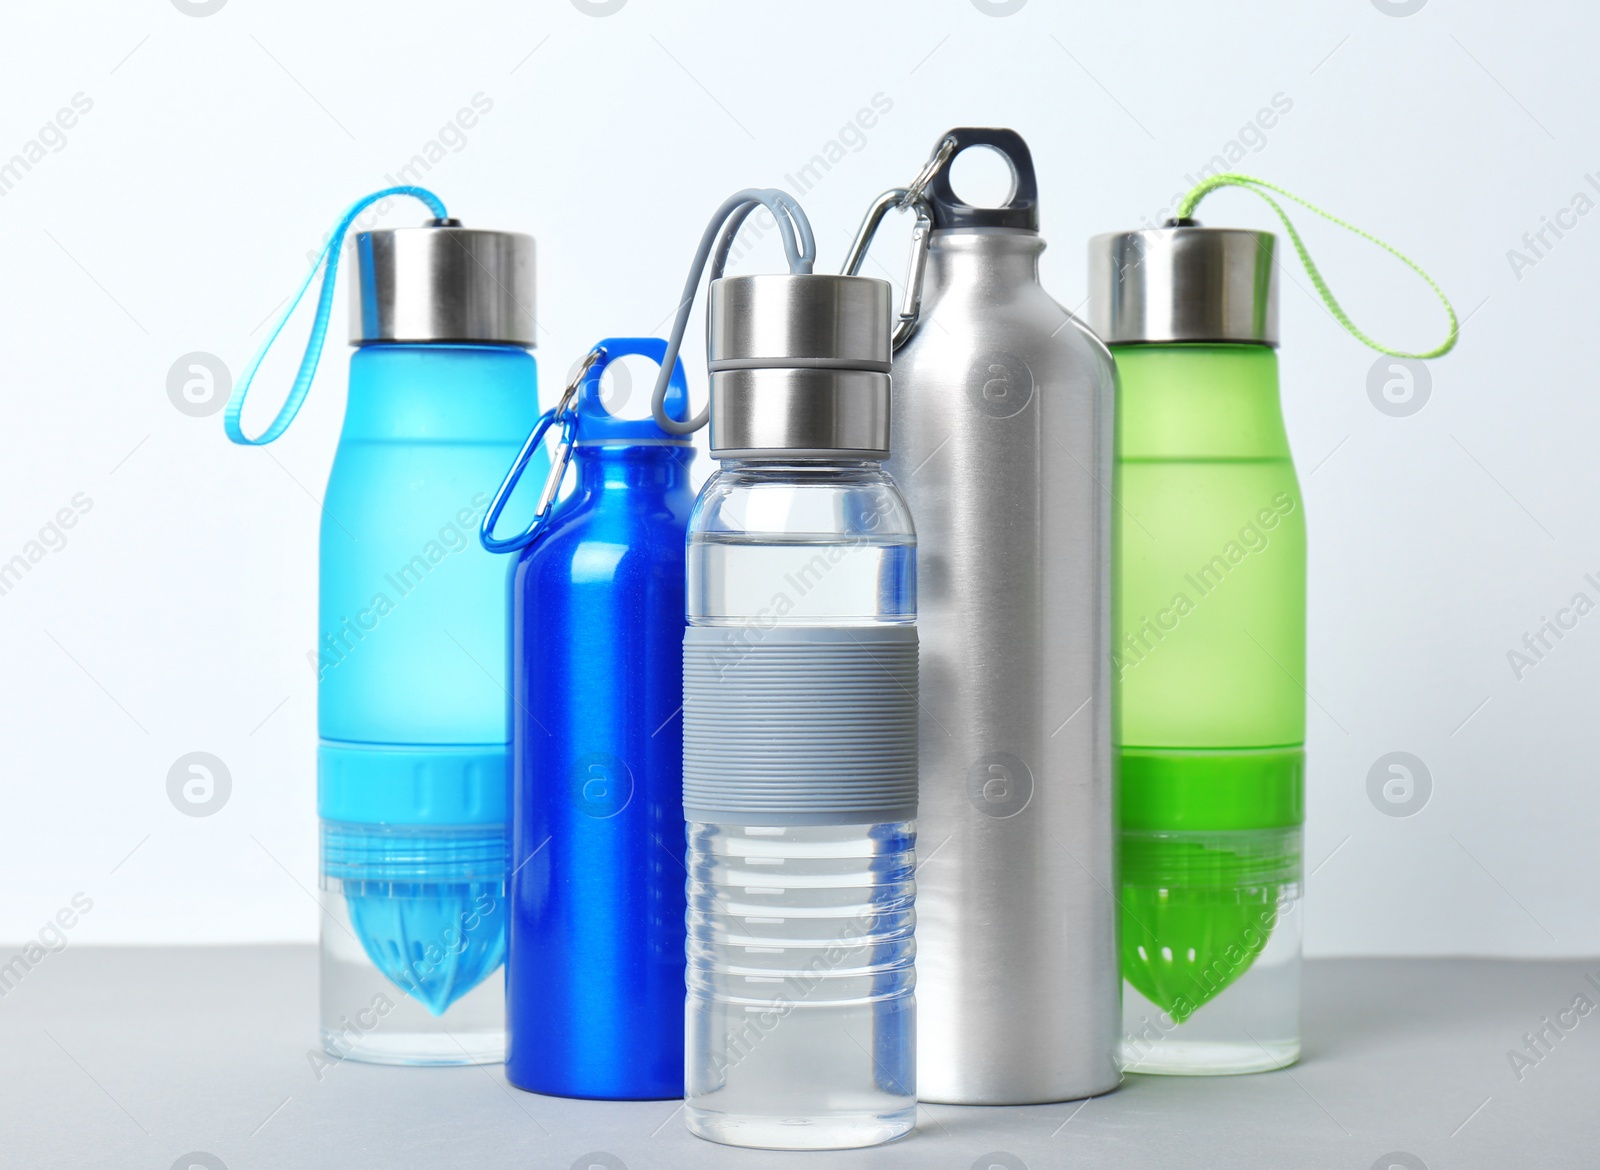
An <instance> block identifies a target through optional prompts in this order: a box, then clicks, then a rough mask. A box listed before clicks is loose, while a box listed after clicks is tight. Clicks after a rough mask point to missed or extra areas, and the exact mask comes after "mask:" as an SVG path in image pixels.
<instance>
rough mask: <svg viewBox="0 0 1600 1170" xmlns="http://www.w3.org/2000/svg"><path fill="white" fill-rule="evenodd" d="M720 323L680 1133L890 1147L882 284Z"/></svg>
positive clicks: (891, 859) (865, 283)
mask: <svg viewBox="0 0 1600 1170" xmlns="http://www.w3.org/2000/svg"><path fill="white" fill-rule="evenodd" d="M711 320H712V326H711V368H712V406H711V426H712V438H711V450H712V454H713V456H715V457H718V458H720V459H722V460H723V465H722V470H720V471H719V472H717V473H716V474H715V475H713V476H712V478H711V479H710V480H709V481H708V482H707V484H706V485H705V488H704V489H703V490H702V492H701V496H700V500H699V502H698V504H697V505H696V508H695V513H694V516H693V518H692V519H691V521H690V526H689V560H688V576H689V581H688V611H689V629H688V631H687V633H686V635H685V640H684V805H685V815H686V817H687V819H688V822H689V823H688V845H689V855H688V870H689V887H688V928H689V941H688V959H689V964H688V991H689V995H688V1008H687V1019H686V1026H687V1033H686V1070H685V1071H686V1085H685V1098H686V1107H687V1112H688V1124H689V1128H690V1130H691V1131H692V1132H694V1133H696V1134H698V1135H699V1136H701V1137H704V1138H708V1139H711V1140H713V1141H718V1142H724V1143H728V1144H733V1145H740V1146H758V1147H767V1148H778V1149H841V1148H849V1147H857V1146H868V1145H875V1144H878V1143H880V1142H885V1141H889V1140H891V1139H893V1138H896V1137H899V1136H901V1135H903V1134H905V1133H907V1132H909V1131H910V1130H911V1129H912V1128H913V1126H914V1125H915V1115H916V1086H915V1053H916V1046H915V1039H916V1015H915V999H914V995H913V988H914V986H915V973H914V966H913V963H914V958H915V942H914V937H913V931H914V927H915V910H914V871H915V864H914V857H913V846H914V843H915V828H914V824H913V818H914V817H915V813H916V743H917V701H916V693H917V673H916V671H917V667H916V654H917V642H916V626H915V622H916V559H915V558H916V537H915V533H914V530H913V527H912V522H911V515H910V512H909V510H908V508H907V507H906V504H905V501H904V499H903V498H902V497H901V495H900V492H899V490H898V489H897V488H896V487H895V485H894V482H893V481H892V480H891V479H890V477H889V476H888V475H887V474H886V473H885V472H884V470H883V468H882V466H881V461H882V460H883V459H885V458H887V456H888V450H887V448H888V390H889V377H888V373H887V370H888V364H889V339H888V334H889V286H888V285H887V284H886V283H885V282H883V281H878V280H867V279H864V278H860V277H835V276H811V275H805V276H742V277H729V278H726V279H723V280H718V281H714V282H713V283H712V285H711ZM774 321H778V322H780V324H781V327H777V328H772V327H770V326H771V325H772V323H773V322H774ZM818 358H826V359H829V360H830V361H831V362H832V363H833V367H832V368H829V367H828V366H825V365H822V364H821V363H817V362H815V361H814V359H818ZM807 361H812V362H813V364H812V365H810V366H806V365H803V364H802V363H803V362H807ZM725 363H726V364H725ZM851 364H854V365H856V366H857V367H858V368H854V369H851V368H841V367H846V366H849V365H851ZM861 367H865V368H861Z"/></svg>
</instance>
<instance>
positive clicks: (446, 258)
mask: <svg viewBox="0 0 1600 1170" xmlns="http://www.w3.org/2000/svg"><path fill="white" fill-rule="evenodd" d="M351 248H352V251H353V258H352V259H353V268H354V271H353V273H352V279H351V281H350V341H351V343H352V344H355V345H360V344H362V343H364V342H371V341H409V342H428V341H433V342H466V343H481V344H496V345H520V346H524V347H528V348H532V346H533V344H534V336H533V335H534V316H533V307H534V301H533V289H534V244H533V237H532V236H527V235H522V234H521V233H519V232H493V231H479V230H476V229H474V228H463V227H413V228H392V229H388V230H384V231H373V232H360V233H358V234H357V235H356V236H355V239H354V243H353V244H352V245H351Z"/></svg>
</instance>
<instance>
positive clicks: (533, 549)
mask: <svg viewBox="0 0 1600 1170" xmlns="http://www.w3.org/2000/svg"><path fill="white" fill-rule="evenodd" d="M604 344H605V345H606V347H607V349H608V352H609V356H610V357H615V356H617V354H619V353H629V352H633V353H644V354H645V355H646V356H649V357H653V358H657V359H659V357H660V352H659V350H660V349H661V348H664V347H663V346H662V343H661V342H659V341H650V342H647V341H639V342H630V341H628V340H626V339H624V340H622V341H620V342H619V341H616V340H608V341H606V342H605V343H604ZM598 381H599V379H598V376H596V378H595V379H594V384H592V385H590V386H586V387H585V390H584V396H585V399H587V398H588V397H589V396H590V395H594V394H596V392H597V387H598ZM596 406H597V400H596V401H594V402H583V405H582V406H581V407H580V420H581V422H580V428H579V434H578V444H579V445H578V446H577V448H576V449H575V452H574V462H575V464H576V468H577V479H576V483H575V485H574V488H573V491H572V494H571V495H570V496H569V497H568V498H567V499H566V500H565V501H564V502H563V503H561V504H559V505H558V506H557V514H556V515H555V517H554V518H553V519H552V521H551V524H550V527H549V529H548V531H547V533H546V535H544V536H543V537H542V538H541V539H540V540H539V541H538V542H537V543H536V544H534V545H532V546H530V547H529V548H528V549H525V550H524V551H523V553H522V554H521V557H520V559H519V561H518V563H517V565H516V567H515V569H514V571H513V573H512V578H511V605H512V632H511V655H512V659H511V678H512V683H513V702H512V704H511V721H512V788H513V800H512V803H513V810H512V821H513V832H512V848H513V857H512V870H513V874H512V879H511V895H510V896H511V941H510V952H509V956H508V959H507V968H506V988H507V1003H506V1007H507V1025H508V1028H509V1030H510V1036H509V1045H510V1050H509V1056H508V1057H507V1060H506V1075H507V1077H508V1078H509V1079H510V1081H511V1082H512V1084H514V1085H517V1086H519V1087H520V1088H523V1089H529V1090H532V1091H534V1092H539V1093H549V1094H555V1095H558V1096H567V1097H590V1098H606V1099H650V1098H672V1097H680V1096H682V1095H683V1034H684V1033H683V1004H684V868H683V854H684V825H683V794H682V743H683V738H682V714H681V706H682V701H683V699H682V686H683V683H682V642H683V629H684V533H685V529H686V527H687V525H688V521H689V513H690V510H691V509H692V508H693V506H694V493H693V492H692V491H691V490H690V487H689V480H688V468H689V464H690V461H691V460H692V459H693V449H692V448H691V447H688V446H685V445H683V444H682V443H681V442H675V441H670V436H667V435H665V434H662V433H660V432H656V434H655V435H654V436H647V435H645V434H643V433H641V431H640V429H639V423H638V422H637V421H630V422H627V423H623V421H622V420H609V419H608V418H607V416H605V415H604V411H603V409H602V410H600V411H599V413H598V415H597V414H596V413H595V407H596ZM650 429H651V430H654V426H653V424H651V426H650Z"/></svg>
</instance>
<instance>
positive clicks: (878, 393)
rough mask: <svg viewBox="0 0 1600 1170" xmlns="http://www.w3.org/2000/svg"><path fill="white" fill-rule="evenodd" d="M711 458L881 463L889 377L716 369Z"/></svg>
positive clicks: (862, 373)
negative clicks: (837, 459) (822, 459)
mask: <svg viewBox="0 0 1600 1170" xmlns="http://www.w3.org/2000/svg"><path fill="white" fill-rule="evenodd" d="M711 454H712V455H713V456H714V457H716V458H718V459H748V458H758V457H761V456H772V455H780V454H781V455H785V456H792V457H794V458H797V459H799V458H821V457H831V458H849V457H851V456H855V457H857V458H861V459H883V458H885V457H887V456H888V454H889V375H888V374H886V373H885V374H875V373H870V372H868V371H865V370H816V369H777V370H770V369H767V370H753V369H737V370H717V371H716V372H714V373H713V374H712V375H711Z"/></svg>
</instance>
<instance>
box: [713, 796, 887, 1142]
mask: <svg viewBox="0 0 1600 1170" xmlns="http://www.w3.org/2000/svg"><path fill="white" fill-rule="evenodd" d="M914 841H915V833H914V830H913V827H912V826H911V824H910V823H908V822H900V823H896V824H882V825H836V826H794V825H789V826H784V827H764V826H751V825H734V826H730V825H712V824H705V823H700V822H690V824H689V971H688V980H689V997H688V1008H687V1035H686V1047H687V1053H686V1055H687V1062H686V1063H687V1069H686V1078H685V1079H686V1085H685V1089H686V1092H685V1104H686V1106H687V1109H688V1117H689V1128H690V1130H691V1131H692V1132H694V1133H695V1134H698V1135H699V1136H701V1137H704V1138H707V1139H709V1140H711V1141H716V1142H723V1143H725V1144H728V1145H738V1146H755V1147H762V1148H770V1149H793V1150H821V1149H849V1148H854V1147H860V1146H870V1145H877V1144H879V1143H881V1142H886V1141H890V1140H892V1139H894V1138H896V1137H899V1136H901V1135H902V1134H904V1133H906V1132H908V1131H909V1130H910V1129H911V1128H912V1127H913V1125H914V1124H915V1113H916V1082H915V1076H916V1001H915V998H914V996H913V988H914V986H915V973H914V968H913V961H914V958H915V942H914V939H913V929H914V927H915V917H914V913H913V909H912V899H913V891H914V887H913V874H914V871H915V859H914V855H913V844H914Z"/></svg>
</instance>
